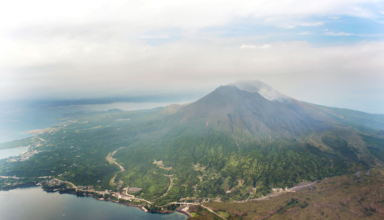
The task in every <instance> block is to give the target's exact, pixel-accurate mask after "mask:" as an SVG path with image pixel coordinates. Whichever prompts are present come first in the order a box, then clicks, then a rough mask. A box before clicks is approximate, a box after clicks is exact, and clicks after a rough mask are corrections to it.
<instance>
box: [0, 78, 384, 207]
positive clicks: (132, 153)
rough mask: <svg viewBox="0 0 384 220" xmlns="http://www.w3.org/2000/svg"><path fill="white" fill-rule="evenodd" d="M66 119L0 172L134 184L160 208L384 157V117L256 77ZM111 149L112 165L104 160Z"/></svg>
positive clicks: (104, 185) (334, 172)
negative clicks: (179, 100)
mask: <svg viewBox="0 0 384 220" xmlns="http://www.w3.org/2000/svg"><path fill="white" fill-rule="evenodd" d="M65 117H68V118H69V121H68V122H67V123H65V125H59V126H56V127H54V128H52V129H49V132H45V133H42V134H39V135H38V136H36V137H34V138H32V139H31V148H30V151H31V152H32V151H36V152H38V153H34V154H33V156H31V157H30V158H28V159H26V160H20V159H17V158H16V159H15V160H13V161H10V160H8V161H6V160H1V161H0V174H1V175H4V176H13V175H16V176H20V177H31V178H32V177H39V176H55V177H57V178H62V179H63V180H66V181H69V182H72V183H73V184H75V185H80V186H92V187H94V188H95V189H97V190H105V189H110V190H113V191H115V192H118V191H120V192H121V191H122V189H123V188H126V187H134V188H135V189H140V190H138V191H135V196H137V197H138V198H141V199H145V200H149V201H152V202H154V203H155V204H157V205H162V204H167V203H169V202H175V201H181V200H182V201H190V202H196V201H200V200H201V198H210V199H211V200H221V201H237V200H244V199H247V198H249V197H250V199H252V198H253V199H254V198H258V197H261V196H263V195H266V194H268V193H270V192H272V188H283V189H284V188H286V187H292V186H294V185H296V184H297V183H300V182H302V181H315V180H321V179H324V178H326V177H333V176H340V175H345V174H348V173H355V172H357V171H359V170H368V169H369V168H370V167H372V166H377V165H380V164H382V162H384V147H383V146H384V139H383V135H384V134H383V131H382V130H380V129H382V128H383V127H384V125H383V123H381V122H382V120H383V115H372V114H367V113H361V112H357V111H352V110H343V109H335V108H328V107H324V106H318V105H314V104H310V103H305V102H301V101H298V100H295V99H293V98H290V97H287V96H285V95H283V94H281V93H279V92H278V91H276V90H274V89H273V88H271V87H269V86H267V85H265V84H264V83H262V82H260V81H250V82H244V81H243V82H238V83H234V84H230V85H226V86H221V87H219V88H217V89H216V90H214V91H213V92H211V93H209V94H208V95H206V96H205V97H203V98H201V99H200V100H197V101H196V102H193V103H190V104H188V105H183V106H181V105H171V106H169V107H166V108H157V109H152V110H142V111H118V110H113V111H106V112H80V113H75V114H70V115H66V116H65ZM23 143H24V142H23ZM14 145H15V143H9V144H5V145H4V146H14ZM116 150H117V151H116ZM112 152H114V153H113V158H114V159H115V162H116V163H115V162H112V161H111V160H112V159H111V158H109V160H108V162H110V163H108V162H107V160H106V158H107V155H112ZM116 164H119V166H122V167H123V168H124V169H121V167H119V166H117V165H116ZM250 193H251V194H250Z"/></svg>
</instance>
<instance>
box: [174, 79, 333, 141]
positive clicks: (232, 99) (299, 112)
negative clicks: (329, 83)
mask: <svg viewBox="0 0 384 220" xmlns="http://www.w3.org/2000/svg"><path fill="white" fill-rule="evenodd" d="M176 115H179V117H180V118H181V120H180V121H181V122H184V123H186V122H188V123H192V124H193V123H204V124H205V125H206V126H209V125H212V126H213V127H215V129H219V130H226V131H231V132H234V133H237V134H244V135H246V136H249V137H254V138H258V139H263V138H271V137H292V136H300V135H301V134H302V133H303V132H310V131H317V130H322V129H326V128H329V127H330V126H332V122H333V121H334V120H335V119H334V116H333V115H331V114H329V113H326V112H324V111H323V110H322V109H320V108H318V107H316V106H315V105H311V104H307V103H304V102H300V101H297V100H295V99H292V98H289V97H288V96H285V95H283V94H281V93H279V92H278V91H276V90H274V89H273V88H272V87H270V86H268V85H266V84H264V83H262V82H260V81H240V82H236V83H233V84H229V85H226V86H221V87H219V88H217V89H216V90H214V91H213V92H211V93H210V94H208V95H206V96H205V97H203V98H201V99H200V100H198V101H196V102H194V103H192V104H190V105H187V106H185V107H183V108H181V109H180V110H179V111H178V112H177V114H176Z"/></svg>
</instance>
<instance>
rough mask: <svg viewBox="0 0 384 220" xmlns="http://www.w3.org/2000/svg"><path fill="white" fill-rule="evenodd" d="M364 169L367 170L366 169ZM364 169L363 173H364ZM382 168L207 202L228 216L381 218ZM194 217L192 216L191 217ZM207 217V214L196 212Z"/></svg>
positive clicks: (255, 217)
mask: <svg viewBox="0 0 384 220" xmlns="http://www.w3.org/2000/svg"><path fill="white" fill-rule="evenodd" d="M365 172H366V171H365ZM365 172H364V173H365ZM383 184H384V169H383V167H376V168H372V169H371V171H370V173H369V174H363V173H362V175H361V176H360V177H356V176H354V175H352V174H346V175H343V176H338V177H333V178H327V179H324V180H321V181H319V182H318V183H317V184H316V190H309V189H304V190H303V191H300V192H295V193H284V194H281V195H279V196H278V197H273V198H270V199H268V200H262V201H249V202H247V203H242V204H241V203H229V202H221V203H215V202H213V203H206V204H205V206H207V207H209V208H211V209H213V210H214V211H216V212H218V213H219V212H223V211H225V212H227V213H229V215H230V217H228V218H227V219H229V220H233V219H244V220H248V219H352V220H353V219H365V218H367V219H383V218H384V214H383V213H384V212H383V211H384V189H383V187H382V186H383ZM190 219H194V218H190ZM198 219H201V220H206V219H211V218H210V217H208V216H207V217H205V216H201V215H200V216H199V218H198Z"/></svg>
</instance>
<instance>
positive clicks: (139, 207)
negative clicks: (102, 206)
mask: <svg viewBox="0 0 384 220" xmlns="http://www.w3.org/2000/svg"><path fill="white" fill-rule="evenodd" d="M41 189H42V190H43V191H45V192H48V193H50V192H59V193H60V194H72V195H76V196H78V195H77V194H76V192H72V191H70V192H63V191H47V190H44V189H43V187H41ZM79 197H92V198H94V199H96V200H98V201H105V202H113V203H117V204H121V205H125V206H130V207H135V208H138V209H140V210H141V211H143V212H148V213H158V214H171V213H173V212H179V213H181V214H184V215H185V216H187V219H188V218H190V217H192V216H191V215H190V214H189V213H188V212H184V211H182V210H177V209H175V210H173V211H144V210H143V206H140V205H133V204H129V203H125V202H119V201H113V200H111V199H103V200H101V199H100V198H98V197H97V196H95V195H93V194H86V195H81V196H79Z"/></svg>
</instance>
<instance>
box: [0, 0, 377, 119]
mask: <svg viewBox="0 0 384 220" xmlns="http://www.w3.org/2000/svg"><path fill="white" fill-rule="evenodd" d="M255 79H258V80H261V81H263V82H264V83H266V84H268V85H270V86H272V87H273V88H275V89H277V90H278V91H280V92H281V93H283V94H285V95H288V96H290V97H293V98H295V99H298V100H302V101H307V102H311V103H315V104H320V105H326V106H333V107H342V108H349V109H355V110H360V111H365V112H369V113H381V114H384V1H377V0H372V1H371V0H364V1H360V0H322V1H308V0H251V1H248V0H236V1H226V0H221V1H217V0H211V1H206V0H205V1H202V0H193V1H192V0H187V1H186V0H148V1H147V0H140V1H120V0H119V1H112V0H108V1H106V0H92V1H88V0H87V1H83V0H76V1H75V0H67V1H47V0H34V1H25V0H13V1H1V2H0V101H12V100H37V99H83V98H98V97H116V96H138V95H143V96H151V95H157V96H158V95H161V94H164V95H168V96H169V95H172V94H178V96H180V94H205V93H208V92H210V91H212V90H213V89H215V88H216V87H218V86H220V85H227V84H230V83H233V82H235V81H238V80H255ZM188 97H190V95H189V96H188Z"/></svg>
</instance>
